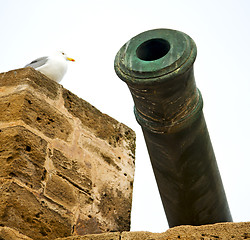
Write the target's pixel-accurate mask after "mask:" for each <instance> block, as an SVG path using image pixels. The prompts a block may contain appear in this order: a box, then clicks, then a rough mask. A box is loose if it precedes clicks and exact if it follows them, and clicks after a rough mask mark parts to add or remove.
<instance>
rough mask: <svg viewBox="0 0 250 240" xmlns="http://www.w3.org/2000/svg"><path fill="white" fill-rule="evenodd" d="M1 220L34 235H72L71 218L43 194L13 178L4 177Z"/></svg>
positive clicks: (36, 237) (31, 235) (0, 192)
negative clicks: (52, 208)
mask: <svg viewBox="0 0 250 240" xmlns="http://www.w3.org/2000/svg"><path fill="white" fill-rule="evenodd" d="M0 184H1V188H0V205H1V207H0V224H1V226H7V227H11V228H15V229H18V231H19V232H20V233H22V234H25V235H27V236H29V237H31V238H34V239H37V240H40V239H55V238H56V237H59V236H61V237H64V236H69V235H70V234H71V232H70V226H71V222H70V220H69V219H66V218H64V217H62V216H61V215H60V214H58V213H57V212H56V211H51V209H50V208H49V207H48V206H46V203H45V201H44V199H43V198H42V197H40V196H39V195H37V194H35V193H33V192H31V191H30V190H29V189H26V188H25V187H23V186H20V185H19V184H18V183H16V182H15V181H13V180H7V179H1V180H0Z"/></svg>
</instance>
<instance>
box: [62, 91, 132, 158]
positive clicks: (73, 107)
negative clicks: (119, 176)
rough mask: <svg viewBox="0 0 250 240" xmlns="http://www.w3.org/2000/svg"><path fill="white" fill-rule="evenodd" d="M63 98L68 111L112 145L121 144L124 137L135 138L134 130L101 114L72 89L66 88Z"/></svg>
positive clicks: (130, 147)
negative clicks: (71, 90)
mask: <svg viewBox="0 0 250 240" xmlns="http://www.w3.org/2000/svg"><path fill="white" fill-rule="evenodd" d="M63 98H64V102H65V107H66V108H67V109H68V111H69V112H70V113H72V114H73V115H74V116H76V117H78V118H79V119H80V120H81V122H82V123H83V124H84V126H86V127H88V128H90V129H91V131H93V132H94V133H95V134H96V136H97V137H99V138H101V139H105V140H107V141H108V143H109V144H110V145H113V146H116V145H120V144H121V143H122V140H123V138H125V139H127V140H131V139H133V138H134V132H133V131H132V130H131V129H130V128H128V127H127V126H126V125H124V124H121V123H119V124H118V122H117V121H116V120H115V119H113V118H111V117H110V116H108V115H106V114H101V112H100V111H99V110H98V109H96V108H95V107H94V106H92V105H91V104H89V103H88V102H86V101H84V100H82V99H81V98H78V97H77V96H76V95H74V94H73V93H71V92H70V91H68V90H66V89H64V90H63ZM130 143H131V144H132V145H130V146H129V149H132V150H133V154H134V152H135V145H134V142H133V141H130Z"/></svg>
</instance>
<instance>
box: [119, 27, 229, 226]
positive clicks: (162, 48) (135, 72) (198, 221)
mask: <svg viewBox="0 0 250 240" xmlns="http://www.w3.org/2000/svg"><path fill="white" fill-rule="evenodd" d="M196 54H197V49H196V45H195V43H194V41H193V40H192V39H191V38H190V37H189V36H188V35H186V34H184V33H182V32H179V31H175V30H170V29H155V30H150V31H147V32H143V33H141V34H139V35H137V36H135V37H134V38H132V39H131V40H130V41H128V42H127V43H126V44H125V45H124V46H122V48H121V49H120V50H119V52H118V53H117V55H116V58H115V71H116V73H117V75H118V76H119V77H120V78H121V79H122V80H123V81H124V82H125V83H126V84H127V85H128V87H129V90H130V92H131V94H132V97H133V100H134V104H135V107H134V112H135V117H136V119H137V121H138V123H139V124H140V125H141V127H142V131H143V134H144V137H145V141H146V144H147V148H148V152H149V155H150V159H151V164H152V167H153V171H154V174H155V178H156V181H157V185H158V188H159V192H160V196H161V199H162V203H163V207H164V210H165V213H166V216H167V219H168V223H169V226H170V227H174V226H178V225H187V224H188V225H203V224H210V223H211V224H212V223H217V222H231V221H232V217H231V214H230V210H229V207H228V203H227V199H226V195H225V192H224V188H223V184H222V181H221V177H220V173H219V170H218V167H217V163H216V159H215V155H214V151H213V148H212V144H211V141H210V137H209V133H208V130H207V127H206V122H205V119H204V115H203V112H202V108H203V101H202V96H201V93H200V91H199V90H198V89H197V87H196V83H195V79H194V71H193V63H194V61H195V58H196Z"/></svg>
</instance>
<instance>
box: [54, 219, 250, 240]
mask: <svg viewBox="0 0 250 240" xmlns="http://www.w3.org/2000/svg"><path fill="white" fill-rule="evenodd" d="M112 239H113V240H116V239H119V240H177V239H183V240H216V239H221V240H229V239H235V240H239V239H250V222H246V223H217V224H212V225H204V226H198V227H195V226H179V227H174V228H171V229H169V230H168V231H166V232H163V233H151V232H122V233H110V234H92V235H85V236H84V237H83V236H72V237H66V238H59V239H57V240H112Z"/></svg>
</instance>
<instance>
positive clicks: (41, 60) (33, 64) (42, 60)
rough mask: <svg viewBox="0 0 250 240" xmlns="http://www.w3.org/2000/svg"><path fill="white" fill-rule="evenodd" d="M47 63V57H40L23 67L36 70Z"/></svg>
mask: <svg viewBox="0 0 250 240" xmlns="http://www.w3.org/2000/svg"><path fill="white" fill-rule="evenodd" d="M47 61H48V57H40V58H37V59H35V60H34V61H32V62H31V63H29V64H27V65H25V67H33V68H38V67H41V66H43V65H44V64H45V63H46V62H47Z"/></svg>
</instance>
